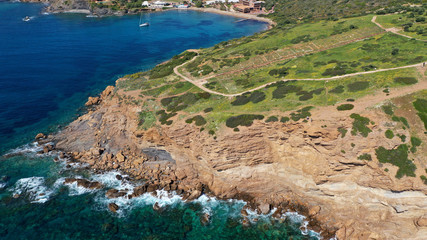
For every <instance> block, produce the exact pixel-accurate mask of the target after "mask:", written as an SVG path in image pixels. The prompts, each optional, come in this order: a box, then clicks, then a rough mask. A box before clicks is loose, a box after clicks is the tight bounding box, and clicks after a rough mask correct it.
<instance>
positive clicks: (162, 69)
mask: <svg viewBox="0 0 427 240" xmlns="http://www.w3.org/2000/svg"><path fill="white" fill-rule="evenodd" d="M196 55H197V53H195V52H184V53H182V54H180V55H177V56H174V57H173V58H172V59H171V60H170V61H168V62H166V63H164V64H159V65H157V66H155V67H154V68H153V69H152V70H150V71H149V72H148V75H149V76H150V78H151V79H155V78H162V77H166V76H168V75H171V74H172V73H173V69H174V67H176V66H178V65H181V64H183V63H185V62H186V61H188V60H190V59H192V58H193V57H194V56H196Z"/></svg>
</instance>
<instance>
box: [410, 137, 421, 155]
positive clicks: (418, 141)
mask: <svg viewBox="0 0 427 240" xmlns="http://www.w3.org/2000/svg"><path fill="white" fill-rule="evenodd" d="M421 143H422V142H421V139H419V138H417V137H411V145H412V146H411V152H412V153H416V152H417V147H419V146H421Z"/></svg>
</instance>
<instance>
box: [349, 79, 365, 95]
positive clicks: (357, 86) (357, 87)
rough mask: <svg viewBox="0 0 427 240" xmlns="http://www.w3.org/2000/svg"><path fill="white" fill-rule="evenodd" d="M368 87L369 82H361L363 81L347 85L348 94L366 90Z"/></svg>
mask: <svg viewBox="0 0 427 240" xmlns="http://www.w3.org/2000/svg"><path fill="white" fill-rule="evenodd" d="M368 87H369V82H363V81H359V82H354V83H350V84H348V85H347V88H348V91H349V92H358V91H362V90H365V89H367V88H368Z"/></svg>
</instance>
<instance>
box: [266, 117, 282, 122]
mask: <svg viewBox="0 0 427 240" xmlns="http://www.w3.org/2000/svg"><path fill="white" fill-rule="evenodd" d="M277 121H279V119H278V118H277V117H276V116H270V117H269V118H267V120H265V122H277Z"/></svg>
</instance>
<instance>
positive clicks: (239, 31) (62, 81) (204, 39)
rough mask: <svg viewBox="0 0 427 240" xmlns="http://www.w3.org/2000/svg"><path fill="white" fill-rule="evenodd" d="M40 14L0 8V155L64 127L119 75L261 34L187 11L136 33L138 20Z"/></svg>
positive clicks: (154, 19) (154, 16) (35, 9)
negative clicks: (59, 127)
mask: <svg viewBox="0 0 427 240" xmlns="http://www.w3.org/2000/svg"><path fill="white" fill-rule="evenodd" d="M43 7H44V5H41V4H26V3H10V2H0V63H1V64H0V153H1V152H4V151H5V150H7V149H10V148H14V147H17V146H20V145H22V144H24V143H27V142H29V141H30V140H31V139H32V137H34V135H35V134H37V132H46V131H47V132H52V131H55V130H57V127H58V125H64V124H66V123H68V122H70V121H71V120H72V119H73V118H75V117H76V116H77V115H78V114H79V113H80V112H79V111H80V110H81V107H82V106H83V105H84V102H85V100H86V99H87V97H88V96H90V95H96V94H98V93H99V92H101V91H102V90H103V89H104V88H105V87H106V86H107V85H113V84H114V81H115V80H116V79H117V78H118V77H120V76H122V75H125V74H129V73H133V72H137V71H143V70H147V69H150V68H152V67H154V66H155V65H156V64H159V63H161V62H163V61H166V60H168V59H169V58H171V57H172V56H174V55H176V54H179V53H181V52H183V51H185V50H186V49H193V48H204V47H210V46H213V45H215V44H216V43H219V42H221V41H225V40H229V39H232V38H238V37H242V36H247V35H252V34H253V33H255V32H259V31H262V30H264V29H266V28H267V25H266V23H263V22H257V21H252V20H247V21H240V22H239V21H238V20H239V18H235V17H230V16H224V15H218V14H213V13H201V12H196V11H187V10H176V11H166V12H157V13H148V14H146V15H144V19H148V20H149V21H150V23H151V24H150V26H149V27H145V28H140V27H139V26H138V22H139V18H140V17H139V16H138V15H133V16H123V17H103V18H88V17H86V16H85V15H84V14H52V15H43V14H41V11H42V8H43ZM25 16H31V18H32V19H31V21H28V22H24V21H22V18H23V17H25Z"/></svg>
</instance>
